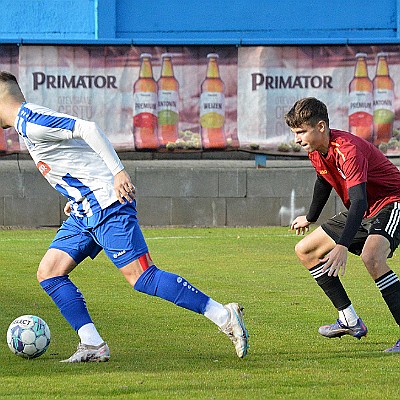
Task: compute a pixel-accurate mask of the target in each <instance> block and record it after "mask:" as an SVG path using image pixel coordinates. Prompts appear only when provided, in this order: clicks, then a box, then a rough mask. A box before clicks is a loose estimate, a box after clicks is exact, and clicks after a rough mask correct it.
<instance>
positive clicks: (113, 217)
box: [49, 202, 148, 268]
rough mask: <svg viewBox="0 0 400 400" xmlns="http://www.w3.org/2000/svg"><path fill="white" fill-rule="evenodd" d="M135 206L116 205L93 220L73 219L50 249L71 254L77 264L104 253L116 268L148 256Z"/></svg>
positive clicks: (58, 234) (58, 233)
mask: <svg viewBox="0 0 400 400" xmlns="http://www.w3.org/2000/svg"><path fill="white" fill-rule="evenodd" d="M135 204H136V203H135V202H133V203H128V202H126V203H125V204H121V203H119V202H116V203H114V204H112V205H111V206H109V207H107V208H106V209H104V210H101V211H100V212H98V213H96V214H94V215H92V216H91V217H84V218H80V217H76V216H74V215H70V216H69V217H68V219H67V220H66V221H65V222H64V223H63V224H62V225H61V227H60V228H59V229H58V231H57V234H56V236H55V237H54V239H53V241H52V243H51V244H50V246H49V248H50V249H59V250H62V251H64V252H66V253H68V254H69V255H70V256H71V257H72V258H73V259H74V261H75V262H76V263H77V264H79V263H80V262H81V261H83V260H84V259H85V258H86V257H90V258H92V259H93V258H95V257H96V256H97V254H99V252H100V251H101V250H102V249H103V250H104V252H105V253H106V254H107V256H108V258H109V259H110V260H111V261H112V262H113V263H114V265H115V266H116V267H118V268H122V267H124V266H125V265H127V264H129V263H131V262H132V261H134V260H136V259H137V258H139V257H140V256H142V255H143V254H146V253H147V252H148V248H147V245H146V242H145V240H144V237H143V233H142V230H141V229H140V225H139V221H138V219H137V217H136V214H137V211H136V208H135Z"/></svg>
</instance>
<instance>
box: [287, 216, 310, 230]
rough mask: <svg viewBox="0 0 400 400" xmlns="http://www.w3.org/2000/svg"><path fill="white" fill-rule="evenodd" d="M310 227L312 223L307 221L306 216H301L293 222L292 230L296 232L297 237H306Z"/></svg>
mask: <svg viewBox="0 0 400 400" xmlns="http://www.w3.org/2000/svg"><path fill="white" fill-rule="evenodd" d="M310 225H311V222H308V221H307V218H306V216H305V215H301V216H300V217H297V218H295V219H294V220H293V222H292V224H291V225H290V229H291V230H296V235H305V233H306V232H308V230H309V226H310Z"/></svg>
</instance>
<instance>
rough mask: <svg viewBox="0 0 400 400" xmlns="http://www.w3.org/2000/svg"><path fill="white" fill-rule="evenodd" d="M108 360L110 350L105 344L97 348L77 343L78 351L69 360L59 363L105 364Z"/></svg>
mask: <svg viewBox="0 0 400 400" xmlns="http://www.w3.org/2000/svg"><path fill="white" fill-rule="evenodd" d="M109 359H110V349H109V347H108V345H107V343H106V342H103V343H101V344H100V345H98V346H90V345H88V344H83V343H79V345H78V349H77V350H76V352H75V353H74V354H72V356H71V357H70V358H67V359H66V360H62V361H60V362H65V363H78V362H105V361H108V360H109Z"/></svg>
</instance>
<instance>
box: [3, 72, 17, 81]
mask: <svg viewBox="0 0 400 400" xmlns="http://www.w3.org/2000/svg"><path fill="white" fill-rule="evenodd" d="M0 81H1V82H9V81H13V82H15V83H17V84H18V81H17V78H16V77H15V76H14V75H13V74H12V73H11V72H7V71H0Z"/></svg>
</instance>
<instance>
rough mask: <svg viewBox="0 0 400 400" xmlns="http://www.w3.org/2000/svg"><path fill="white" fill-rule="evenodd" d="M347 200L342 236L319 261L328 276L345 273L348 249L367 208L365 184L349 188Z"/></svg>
mask: <svg viewBox="0 0 400 400" xmlns="http://www.w3.org/2000/svg"><path fill="white" fill-rule="evenodd" d="M349 198H350V202H351V204H350V208H349V211H348V215H347V219H346V224H345V226H344V229H343V232H342V235H341V236H340V238H339V240H338V242H337V243H336V246H335V247H334V248H333V250H332V251H331V252H330V253H328V254H327V255H326V257H325V258H323V259H321V260H320V261H321V262H325V265H324V267H323V271H326V270H327V269H329V272H328V275H329V276H332V275H333V276H337V275H338V274H339V272H340V271H341V275H344V273H345V269H346V263H347V251H348V248H349V246H350V245H351V243H352V241H353V239H354V236H355V235H356V233H357V230H358V228H359V227H360V225H361V222H362V219H363V217H364V214H365V211H366V210H367V207H368V200H367V184H366V183H365V182H363V183H359V184H358V185H355V186H352V187H350V188H349Z"/></svg>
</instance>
